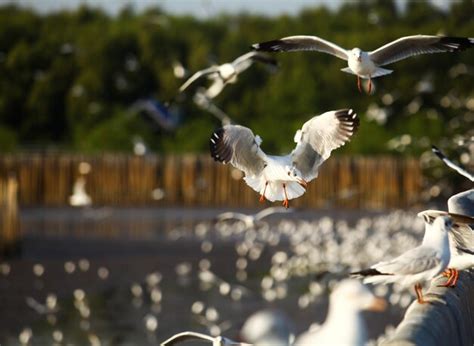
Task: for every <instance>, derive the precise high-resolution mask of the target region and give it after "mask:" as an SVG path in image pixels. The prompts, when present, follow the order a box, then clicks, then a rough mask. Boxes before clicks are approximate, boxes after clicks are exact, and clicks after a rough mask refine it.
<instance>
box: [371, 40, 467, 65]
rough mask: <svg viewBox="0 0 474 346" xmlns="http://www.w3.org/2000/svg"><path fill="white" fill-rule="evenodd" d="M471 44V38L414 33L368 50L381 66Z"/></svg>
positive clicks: (461, 48)
mask: <svg viewBox="0 0 474 346" xmlns="http://www.w3.org/2000/svg"><path fill="white" fill-rule="evenodd" d="M472 46H474V39H473V38H467V37H447V36H430V35H414V36H405V37H401V38H399V39H398V40H395V41H392V42H390V43H388V44H386V45H384V46H382V47H380V48H378V49H376V50H374V51H372V52H370V53H369V56H370V59H371V60H372V61H373V62H374V63H376V64H377V65H378V66H383V65H388V64H391V63H393V62H396V61H399V60H402V59H405V58H408V57H411V56H414V55H419V54H428V53H444V52H456V51H461V50H464V49H466V48H470V47H472Z"/></svg>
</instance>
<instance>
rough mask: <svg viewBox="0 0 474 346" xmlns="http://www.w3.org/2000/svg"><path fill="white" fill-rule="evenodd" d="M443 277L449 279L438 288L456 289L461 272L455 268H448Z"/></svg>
mask: <svg viewBox="0 0 474 346" xmlns="http://www.w3.org/2000/svg"><path fill="white" fill-rule="evenodd" d="M443 276H445V277H447V278H448V280H447V281H446V282H445V283H444V284H442V285H438V287H455V286H456V283H457V282H458V278H459V271H458V270H457V269H454V268H448V269H447V270H445V271H444V272H443Z"/></svg>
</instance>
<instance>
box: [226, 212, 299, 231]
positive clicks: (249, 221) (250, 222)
mask: <svg viewBox="0 0 474 346" xmlns="http://www.w3.org/2000/svg"><path fill="white" fill-rule="evenodd" d="M291 211H292V210H291V209H287V208H283V207H270V208H266V209H263V210H262V211H260V212H258V213H256V214H251V215H248V214H243V213H237V212H232V211H228V212H225V213H222V214H219V215H218V216H217V218H218V219H219V221H224V220H232V219H237V220H240V221H242V222H243V223H244V224H245V227H246V228H248V229H251V228H256V226H257V225H258V223H259V222H260V221H262V219H264V218H266V217H268V216H270V215H273V214H279V213H288V212H291Z"/></svg>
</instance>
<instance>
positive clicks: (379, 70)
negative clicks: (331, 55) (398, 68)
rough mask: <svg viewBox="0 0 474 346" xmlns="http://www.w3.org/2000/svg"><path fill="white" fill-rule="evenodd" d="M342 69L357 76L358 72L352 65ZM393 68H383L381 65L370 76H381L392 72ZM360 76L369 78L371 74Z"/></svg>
mask: <svg viewBox="0 0 474 346" xmlns="http://www.w3.org/2000/svg"><path fill="white" fill-rule="evenodd" d="M341 71H342V72H345V73H350V74H353V75H355V76H357V73H354V72H353V71H352V70H351V68H350V67H345V68H341ZM392 72H393V70H388V69H386V68H381V67H377V69H376V70H375V73H374V74H372V75H371V76H370V78H377V77H381V76H385V75H386V74H390V73H392ZM359 77H360V78H362V79H369V76H365V75H364V76H359Z"/></svg>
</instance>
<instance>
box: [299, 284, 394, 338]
mask: <svg viewBox="0 0 474 346" xmlns="http://www.w3.org/2000/svg"><path fill="white" fill-rule="evenodd" d="M386 306H387V303H386V302H385V300H384V299H382V298H378V297H376V296H374V294H373V293H372V292H371V291H370V290H369V289H368V288H367V287H366V286H364V285H363V284H362V283H361V282H360V281H358V280H355V279H346V280H343V281H341V282H340V283H339V284H338V285H337V286H336V288H335V289H334V291H333V292H332V293H331V295H330V296H329V311H328V314H327V317H326V320H325V321H324V323H323V324H322V325H321V326H320V327H319V328H317V329H316V330H314V329H310V330H309V331H307V332H304V333H303V334H301V335H300V336H298V338H297V339H296V341H295V343H294V345H295V346H310V345H314V346H317V345H341V346H343V345H344V346H345V345H347V346H359V345H360V346H363V345H365V344H366V343H367V341H368V340H367V328H366V326H365V322H364V318H363V316H362V311H365V310H370V311H384V310H385V309H386Z"/></svg>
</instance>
